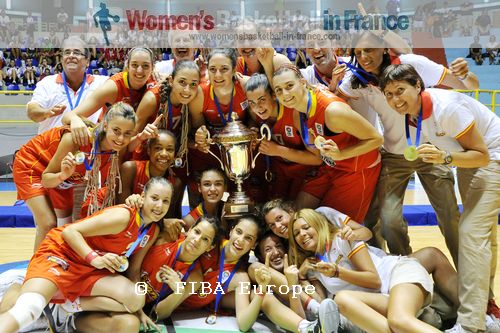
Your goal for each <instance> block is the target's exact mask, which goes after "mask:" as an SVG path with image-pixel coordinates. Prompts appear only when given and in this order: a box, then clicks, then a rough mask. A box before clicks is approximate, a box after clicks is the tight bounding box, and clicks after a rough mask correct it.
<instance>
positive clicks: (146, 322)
mask: <svg viewBox="0 0 500 333" xmlns="http://www.w3.org/2000/svg"><path fill="white" fill-rule="evenodd" d="M137 316H138V317H139V320H140V321H141V323H142V326H143V327H144V330H145V331H149V330H151V328H154V329H155V330H156V331H157V332H161V329H160V328H159V327H158V326H157V325H156V324H155V322H154V321H153V320H152V319H151V318H149V317H148V315H147V314H145V313H144V311H142V309H141V310H139V311H137Z"/></svg>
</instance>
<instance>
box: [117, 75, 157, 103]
mask: <svg viewBox="0 0 500 333" xmlns="http://www.w3.org/2000/svg"><path fill="white" fill-rule="evenodd" d="M109 79H110V80H111V81H113V82H114V83H115V84H116V88H117V89H118V94H117V95H116V100H115V102H114V103H117V102H125V103H127V104H130V105H131V106H132V107H133V108H134V110H137V107H138V106H139V103H140V102H141V99H142V96H144V94H145V93H146V91H147V89H150V88H153V87H154V86H155V84H156V81H155V80H154V79H153V78H152V77H150V78H149V79H148V81H147V82H146V84H145V85H144V87H142V88H141V89H139V90H134V89H132V88H130V86H129V83H128V72H120V73H116V74H115V75H113V76H112V77H110V78H109Z"/></svg>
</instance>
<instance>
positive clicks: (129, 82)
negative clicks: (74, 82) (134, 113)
mask: <svg viewBox="0 0 500 333" xmlns="http://www.w3.org/2000/svg"><path fill="white" fill-rule="evenodd" d="M153 63H154V55H153V52H152V51H151V50H150V49H148V48H144V47H134V48H132V49H131V50H130V51H129V52H128V54H127V61H126V65H125V67H124V71H123V72H120V73H118V74H115V75H113V76H112V77H111V78H110V79H109V80H108V81H106V82H105V83H104V84H103V85H102V86H101V87H99V88H98V89H97V90H95V91H94V92H93V94H92V96H90V98H87V99H86V100H85V101H83V102H82V103H81V104H80V105H78V107H76V108H75V110H74V112H68V113H67V114H65V115H64V117H63V119H62V122H63V124H67V125H71V133H72V135H73V140H74V141H75V142H76V143H78V144H79V145H85V144H87V142H88V140H89V132H88V129H87V128H86V127H85V126H84V123H83V121H82V119H81V118H80V117H88V116H90V115H92V114H93V113H95V112H96V111H97V110H99V109H100V108H101V107H104V106H105V105H106V104H114V103H116V102H120V101H123V102H125V103H128V104H130V105H131V106H132V107H133V108H134V110H136V109H137V107H138V106H139V103H140V102H141V99H142V97H143V96H144V94H145V93H146V91H147V89H149V88H152V87H153V86H154V85H155V81H154V79H153V78H152V77H151V73H152V72H153Z"/></svg>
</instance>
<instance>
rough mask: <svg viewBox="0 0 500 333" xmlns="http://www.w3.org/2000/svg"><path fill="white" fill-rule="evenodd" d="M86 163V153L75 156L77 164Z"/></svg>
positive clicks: (78, 153)
mask: <svg viewBox="0 0 500 333" xmlns="http://www.w3.org/2000/svg"><path fill="white" fill-rule="evenodd" d="M84 161H85V153H84V152H82V151H79V152H77V153H76V154H75V162H76V164H82V163H83V162H84Z"/></svg>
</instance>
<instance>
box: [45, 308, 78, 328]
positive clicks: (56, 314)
mask: <svg viewBox="0 0 500 333" xmlns="http://www.w3.org/2000/svg"><path fill="white" fill-rule="evenodd" d="M43 312H44V314H45V317H47V321H48V322H49V326H50V329H51V330H52V332H57V333H72V332H74V331H75V330H76V327H75V317H74V316H73V314H72V313H68V312H66V311H65V310H64V309H63V308H62V307H61V305H60V304H51V303H49V304H48V305H47V306H46V307H45V309H44V311H43Z"/></svg>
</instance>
